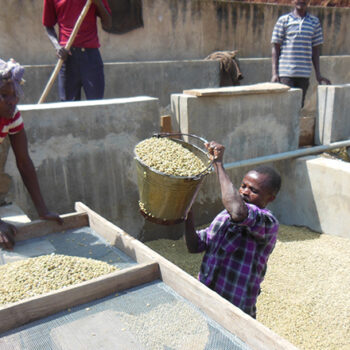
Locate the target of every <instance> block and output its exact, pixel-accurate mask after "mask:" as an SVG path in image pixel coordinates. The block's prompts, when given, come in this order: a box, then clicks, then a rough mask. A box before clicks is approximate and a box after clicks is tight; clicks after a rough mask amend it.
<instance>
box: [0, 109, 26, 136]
mask: <svg viewBox="0 0 350 350" xmlns="http://www.w3.org/2000/svg"><path fill="white" fill-rule="evenodd" d="M23 128H24V125H23V119H22V117H21V113H20V112H19V110H18V109H17V108H16V110H15V113H14V115H13V117H12V118H10V119H7V118H3V117H0V143H2V142H3V141H4V138H5V137H6V136H7V135H8V134H10V135H14V134H17V133H19V132H20V131H21V130H22V129H23Z"/></svg>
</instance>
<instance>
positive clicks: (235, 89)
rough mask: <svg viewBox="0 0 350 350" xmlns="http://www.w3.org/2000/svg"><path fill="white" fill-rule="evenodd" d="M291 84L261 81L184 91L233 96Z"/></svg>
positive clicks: (279, 89)
mask: <svg viewBox="0 0 350 350" xmlns="http://www.w3.org/2000/svg"><path fill="white" fill-rule="evenodd" d="M289 89H290V87H289V86H287V85H284V84H280V83H259V84H252V85H240V86H227V87H219V88H206V89H192V90H184V91H183V93H184V94H187V95H193V96H197V97H205V96H233V95H250V94H271V93H281V92H285V91H288V90H289Z"/></svg>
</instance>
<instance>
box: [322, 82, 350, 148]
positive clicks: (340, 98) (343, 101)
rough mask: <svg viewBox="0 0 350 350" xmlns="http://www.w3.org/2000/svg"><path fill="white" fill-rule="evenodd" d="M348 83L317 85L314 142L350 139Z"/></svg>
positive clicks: (349, 95)
mask: <svg viewBox="0 0 350 350" xmlns="http://www.w3.org/2000/svg"><path fill="white" fill-rule="evenodd" d="M349 110H350V84H346V85H333V86H319V87H318V116H317V119H316V128H315V129H316V132H315V142H316V144H328V143H331V142H336V141H341V140H347V139H350V118H349Z"/></svg>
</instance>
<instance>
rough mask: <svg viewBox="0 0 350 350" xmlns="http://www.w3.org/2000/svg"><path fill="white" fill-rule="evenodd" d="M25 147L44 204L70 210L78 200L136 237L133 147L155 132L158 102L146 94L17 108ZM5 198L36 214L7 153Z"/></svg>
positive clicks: (138, 225) (137, 216)
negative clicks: (8, 187)
mask: <svg viewBox="0 0 350 350" xmlns="http://www.w3.org/2000/svg"><path fill="white" fill-rule="evenodd" d="M19 108H20V110H21V112H22V115H23V118H24V122H25V128H26V132H27V136H28V142H29V151H30V155H31V157H32V160H33V162H34V165H35V168H36V170H37V174H38V178H39V182H40V186H41V189H42V193H43V196H44V198H45V201H46V203H47V205H48V207H49V208H50V209H51V210H53V211H57V212H59V213H69V212H72V211H74V203H75V202H76V201H82V202H84V203H86V204H87V205H89V206H91V208H93V209H94V210H96V211H97V212H98V213H100V214H102V215H103V216H105V217H106V218H108V219H109V220H111V221H112V222H115V223H118V225H119V226H120V227H122V228H125V229H127V231H128V232H129V233H130V234H133V235H135V236H137V235H138V234H139V232H140V231H141V230H142V227H143V224H144V219H143V218H142V216H141V215H140V214H139V213H138V202H137V201H138V192H137V184H136V183H137V178H136V172H135V169H134V163H133V150H134V146H135V145H136V144H137V143H138V142H139V141H141V140H143V139H145V138H147V137H150V136H151V135H152V134H153V133H154V132H157V131H158V130H159V114H158V100H157V99H155V98H150V97H138V98H128V99H112V100H103V101H98V102H96V101H94V102H93V103H92V102H90V101H88V102H71V103H68V102H66V103H54V104H43V105H22V106H19ZM5 171H6V173H8V174H9V175H10V176H11V177H12V187H11V191H10V193H9V197H8V199H10V200H12V201H13V202H14V203H16V204H17V205H19V206H20V207H21V208H22V209H23V210H24V212H25V213H26V214H28V215H30V216H32V217H37V214H36V212H35V209H34V207H33V205H32V202H31V200H30V197H29V195H28V193H27V191H26V189H25V187H24V185H23V183H22V180H21V178H20V175H19V173H18V170H17V167H16V164H15V159H14V155H13V152H12V151H10V154H9V157H8V160H7V163H6V168H5Z"/></svg>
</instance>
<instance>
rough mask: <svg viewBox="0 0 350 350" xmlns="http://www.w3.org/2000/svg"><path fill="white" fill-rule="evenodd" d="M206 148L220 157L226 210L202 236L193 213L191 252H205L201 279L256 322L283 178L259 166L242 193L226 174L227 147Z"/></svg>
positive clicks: (218, 171)
mask: <svg viewBox="0 0 350 350" xmlns="http://www.w3.org/2000/svg"><path fill="white" fill-rule="evenodd" d="M206 148H207V149H208V152H209V154H210V155H211V157H213V158H214V163H213V165H214V169H215V172H216V174H217V176H218V180H219V183H220V187H221V196H222V202H223V204H224V207H225V209H224V210H223V211H222V212H221V213H219V214H218V215H217V216H216V218H215V219H214V220H213V221H212V223H211V224H210V226H209V227H208V228H206V229H203V230H200V231H196V230H195V226H194V219H193V213H192V212H190V213H189V215H188V217H187V219H186V222H185V239H186V244H187V248H188V251H189V252H190V253H200V252H203V251H205V255H204V257H203V261H202V264H201V268H200V272H199V276H198V278H199V280H200V281H201V282H202V283H204V284H205V285H206V286H207V287H209V288H211V289H212V290H214V291H216V292H217V293H218V294H220V295H221V296H222V297H224V298H225V299H227V300H229V301H230V302H232V303H233V304H234V305H236V306H237V307H239V308H240V309H241V310H243V311H244V312H245V313H247V314H249V315H250V316H252V317H253V318H256V301H257V297H258V295H259V293H260V284H261V282H262V281H263V279H264V276H265V272H266V267H267V260H268V258H269V255H270V254H271V252H272V250H273V248H274V247H275V243H276V239H277V232H278V226H279V224H278V221H277V219H276V218H275V217H274V216H273V214H272V213H271V212H270V211H269V210H268V209H265V207H266V205H267V204H268V203H270V202H272V201H273V200H274V199H275V197H276V195H277V193H278V191H279V189H280V187H281V177H280V175H279V174H278V173H277V172H276V171H275V170H274V169H272V168H270V167H267V166H258V167H256V168H255V169H253V170H250V171H249V172H248V173H247V174H246V175H245V176H244V178H243V180H242V184H241V186H240V188H239V189H236V188H234V186H233V184H232V182H231V180H230V179H229V177H228V175H227V173H226V172H225V169H224V165H223V155H224V150H225V147H224V146H223V145H220V144H218V143H216V142H215V141H212V142H210V143H207V144H206Z"/></svg>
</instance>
